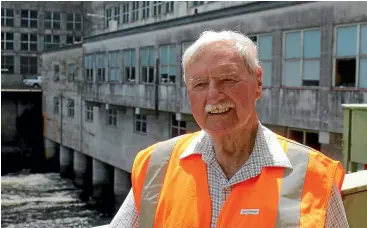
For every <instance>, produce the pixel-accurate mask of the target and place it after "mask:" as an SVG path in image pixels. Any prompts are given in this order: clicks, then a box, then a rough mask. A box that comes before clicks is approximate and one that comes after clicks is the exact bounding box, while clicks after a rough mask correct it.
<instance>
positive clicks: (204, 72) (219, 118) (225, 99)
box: [185, 41, 262, 134]
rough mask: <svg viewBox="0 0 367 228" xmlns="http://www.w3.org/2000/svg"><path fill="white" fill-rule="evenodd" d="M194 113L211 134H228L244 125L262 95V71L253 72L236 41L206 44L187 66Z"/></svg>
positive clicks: (190, 97) (187, 79) (200, 124)
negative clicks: (249, 69)
mask: <svg viewBox="0 0 367 228" xmlns="http://www.w3.org/2000/svg"><path fill="white" fill-rule="evenodd" d="M185 75H186V84H187V89H188V94H189V100H190V103H191V109H192V113H193V115H194V118H195V119H196V121H197V123H198V124H199V126H200V127H201V128H202V129H204V130H205V131H207V132H208V133H210V134H227V133H230V131H232V130H235V129H238V128H241V126H244V125H245V124H246V123H247V122H248V120H249V118H250V117H251V115H253V114H254V112H255V103H256V100H257V99H259V98H260V96H261V90H262V88H261V85H262V71H261V68H259V70H258V72H257V73H255V74H250V73H249V71H248V69H247V67H246V65H245V62H244V60H243V59H242V58H241V57H240V56H239V55H238V54H237V52H236V51H235V46H234V42H231V41H220V42H219V41H218V42H215V43H211V44H209V45H207V46H205V47H204V48H203V49H202V50H201V51H200V53H199V54H198V55H196V57H195V60H194V61H193V62H190V63H188V64H186V66H185Z"/></svg>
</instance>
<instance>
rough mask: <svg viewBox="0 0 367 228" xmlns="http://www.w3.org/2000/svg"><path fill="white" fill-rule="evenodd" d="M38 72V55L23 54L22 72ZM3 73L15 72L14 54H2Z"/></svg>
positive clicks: (21, 61) (28, 73)
mask: <svg viewBox="0 0 367 228" xmlns="http://www.w3.org/2000/svg"><path fill="white" fill-rule="evenodd" d="M37 72H38V57H32V56H21V57H20V73H21V74H23V75H30V74H32V75H34V74H37ZM1 73H5V74H6V73H8V74H14V56H3V55H2V56H1Z"/></svg>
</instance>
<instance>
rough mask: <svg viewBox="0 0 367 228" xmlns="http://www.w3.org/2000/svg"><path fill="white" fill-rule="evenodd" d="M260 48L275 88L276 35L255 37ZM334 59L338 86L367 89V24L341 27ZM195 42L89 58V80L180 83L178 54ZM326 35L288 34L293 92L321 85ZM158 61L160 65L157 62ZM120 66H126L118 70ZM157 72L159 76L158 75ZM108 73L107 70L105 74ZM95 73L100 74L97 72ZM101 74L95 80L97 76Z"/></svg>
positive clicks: (285, 80)
mask: <svg viewBox="0 0 367 228" xmlns="http://www.w3.org/2000/svg"><path fill="white" fill-rule="evenodd" d="M250 38H251V39H252V40H253V41H254V42H255V43H256V44H257V46H258V49H259V59H260V62H261V65H262V68H263V86H264V87H269V86H271V85H272V73H273V59H272V58H273V53H272V49H273V48H272V47H273V38H272V36H271V35H266V34H265V35H259V36H251V37H250ZM335 43H336V44H335V48H334V49H335V53H334V55H333V61H334V66H335V69H334V73H333V79H334V80H333V86H335V87H360V88H367V24H357V25H347V26H338V27H337V28H336V42H335ZM189 45H190V43H183V44H182V46H181V52H180V50H179V48H177V46H176V45H175V44H172V45H164V46H160V47H159V49H158V53H156V52H157V51H156V48H155V47H153V46H149V47H141V48H139V49H138V51H139V55H138V56H137V54H136V52H137V49H125V50H117V51H111V52H108V53H98V54H92V55H87V56H85V79H86V80H87V81H90V82H93V81H95V80H94V77H96V78H97V80H96V81H99V82H104V81H106V78H107V81H109V82H133V81H136V80H137V75H140V78H139V80H140V82H142V83H154V81H155V80H159V82H160V83H162V84H163V83H169V84H174V83H176V82H178V81H177V79H176V78H177V71H178V68H179V67H180V64H179V63H178V52H180V53H179V54H183V52H184V51H185V50H186V49H187V47H188V46H189ZM321 46H322V40H321V31H320V29H307V30H299V31H288V32H285V33H284V38H283V56H282V61H283V64H282V70H283V72H282V85H283V86H288V87H300V86H319V82H320V71H321V66H320V65H321ZM157 57H158V59H157V60H158V61H157V60H156V58H157ZM119 66H121V67H119ZM156 68H158V69H157V72H158V74H157V73H156ZM102 69H103V70H102ZM94 71H96V73H94ZM95 75H96V76H95Z"/></svg>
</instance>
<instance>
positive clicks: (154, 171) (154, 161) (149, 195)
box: [139, 136, 182, 228]
mask: <svg viewBox="0 0 367 228" xmlns="http://www.w3.org/2000/svg"><path fill="white" fill-rule="evenodd" d="M181 138H182V136H178V137H175V138H172V139H169V140H167V141H163V142H160V143H158V144H157V147H156V148H155V150H154V151H153V153H152V156H151V158H150V160H149V165H148V169H147V174H146V176H145V179H144V185H143V191H142V196H141V206H140V216H139V218H140V220H139V223H140V227H142V228H144V227H147V228H148V227H149V228H151V227H153V224H154V215H155V212H156V210H157V204H158V200H159V193H160V192H161V188H162V185H163V182H164V176H165V174H166V170H167V167H168V161H169V159H170V157H171V153H172V150H173V148H174V147H175V145H176V142H177V141H178V140H179V139H181Z"/></svg>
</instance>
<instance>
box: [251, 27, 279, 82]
mask: <svg viewBox="0 0 367 228" xmlns="http://www.w3.org/2000/svg"><path fill="white" fill-rule="evenodd" d="M252 37H256V42H254V41H253V40H252V39H251V38H252ZM260 37H270V38H271V43H272V45H271V48H272V49H271V58H270V59H261V58H260V48H261V47H260V45H259V41H260ZM248 38H249V39H250V40H252V42H254V44H255V45H256V47H257V50H258V53H257V54H258V59H259V63H260V66H261V68H262V69H263V63H264V62H265V63H270V64H271V72H270V85H265V86H264V84H263V86H262V88H263V89H264V88H271V87H272V83H273V65H274V64H273V41H274V36H273V34H272V33H259V34H253V35H249V36H248ZM263 73H264V69H263ZM263 82H264V80H263Z"/></svg>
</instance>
